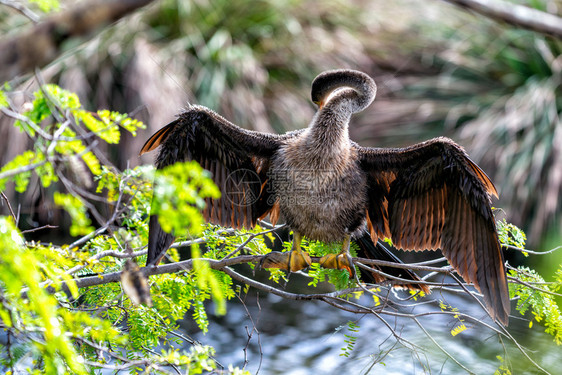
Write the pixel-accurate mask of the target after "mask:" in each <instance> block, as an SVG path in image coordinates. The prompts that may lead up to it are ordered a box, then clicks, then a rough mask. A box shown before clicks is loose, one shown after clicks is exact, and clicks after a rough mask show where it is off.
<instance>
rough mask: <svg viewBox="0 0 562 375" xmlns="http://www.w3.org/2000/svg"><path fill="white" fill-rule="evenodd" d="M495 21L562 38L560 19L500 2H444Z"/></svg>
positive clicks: (468, 0) (498, 0) (463, 0)
mask: <svg viewBox="0 0 562 375" xmlns="http://www.w3.org/2000/svg"><path fill="white" fill-rule="evenodd" d="M445 1H447V2H449V3H452V4H455V5H457V6H459V7H462V8H466V9H470V10H473V11H475V12H476V13H479V14H482V15H483V16H486V17H488V18H491V19H493V20H496V21H504V22H507V23H509V24H512V25H515V26H518V27H521V28H523V29H528V30H532V31H536V32H539V33H542V34H548V35H552V36H555V37H557V38H562V18H560V17H558V16H556V15H554V14H551V13H546V12H542V11H540V10H538V9H533V8H529V7H526V6H523V5H517V4H513V3H511V2H507V1H502V0H445Z"/></svg>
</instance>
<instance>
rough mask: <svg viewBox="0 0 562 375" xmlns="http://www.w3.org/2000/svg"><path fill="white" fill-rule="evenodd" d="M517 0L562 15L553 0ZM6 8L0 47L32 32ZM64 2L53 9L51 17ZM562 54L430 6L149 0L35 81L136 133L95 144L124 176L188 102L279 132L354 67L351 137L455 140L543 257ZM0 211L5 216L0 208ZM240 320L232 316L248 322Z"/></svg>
mask: <svg viewBox="0 0 562 375" xmlns="http://www.w3.org/2000/svg"><path fill="white" fill-rule="evenodd" d="M514 2H515V3H517V4H523V5H527V6H530V7H534V8H537V9H540V10H542V11H544V12H549V13H553V14H561V13H562V1H561V0H520V1H514ZM3 3H5V2H0V35H1V37H2V38H5V37H10V36H12V35H17V34H18V33H20V32H22V30H25V29H26V28H28V27H29V26H30V25H31V22H30V20H29V19H28V18H27V17H25V16H23V15H22V14H21V13H20V12H18V11H17V10H16V9H14V8H13V7H8V6H3V5H2V4H3ZM75 3H76V2H75V1H67V0H63V1H61V8H62V9H67V8H71V7H72V6H74V5H75ZM29 6H30V8H31V9H32V10H35V11H36V12H37V13H38V14H40V15H41V12H40V10H39V9H36V8H37V7H36V6H35V5H33V3H31V4H30V5H29ZM561 50H562V42H561V41H560V40H559V39H556V38H553V37H549V36H545V35H543V34H540V33H536V32H532V31H528V30H523V29H520V28H518V27H516V26H512V25H508V24H505V23H501V22H497V21H494V20H491V19H489V18H486V17H484V16H482V15H479V14H475V13H472V12H471V11H469V10H466V9H463V8H460V7H457V6H455V5H451V4H449V3H446V2H443V1H438V0H427V1H415V0H395V1H367V0H355V1H349V0H326V1H321V0H291V1H282V0H257V1H254V0H212V1H211V0H194V1H184V0H161V1H155V2H153V3H152V4H150V5H149V6H147V7H145V8H142V9H141V10H140V11H136V12H134V13H132V14H131V15H129V16H127V17H125V18H124V19H122V20H120V21H119V22H117V23H116V24H114V25H112V26H109V27H106V28H105V29H103V31H102V32H101V33H98V34H96V35H95V36H93V37H91V38H81V39H79V40H76V39H72V40H70V41H69V42H67V43H65V45H64V46H63V53H62V54H61V56H60V57H59V58H58V59H57V60H56V61H54V62H53V63H52V64H50V65H49V66H48V67H46V68H44V69H43V70H42V73H41V75H42V77H43V79H44V80H45V81H47V82H53V83H57V84H59V85H60V86H62V87H63V88H65V89H67V90H70V91H73V92H76V93H77V94H78V95H79V97H80V100H81V102H82V103H83V105H84V107H85V108H88V109H90V110H97V109H111V110H115V111H120V112H126V113H129V114H130V115H131V116H132V117H134V118H137V119H140V120H142V121H143V122H145V123H146V124H147V126H148V127H147V129H146V130H144V131H142V132H140V134H139V135H138V136H137V137H136V138H133V137H131V136H130V135H129V134H125V133H123V134H122V136H123V138H124V139H123V141H122V142H121V143H120V144H119V145H118V146H115V147H111V146H107V147H108V149H107V154H108V155H109V158H110V160H111V162H112V163H114V164H115V165H116V166H117V167H119V168H120V169H123V168H126V167H127V166H129V167H134V166H136V165H139V164H149V163H152V161H153V158H154V153H151V154H148V155H145V156H143V157H142V158H139V157H138V152H139V150H140V148H141V147H142V145H143V144H144V142H145V140H146V139H147V138H148V137H149V136H150V135H151V134H152V133H153V132H155V131H156V130H158V129H159V128H161V127H162V126H164V125H165V124H167V123H168V122H169V121H171V120H172V119H174V117H175V115H177V114H178V113H180V112H181V110H182V107H185V106H186V105H187V104H188V103H194V104H201V105H204V106H207V107H209V108H211V109H213V110H215V111H217V112H218V113H220V114H221V115H223V116H224V117H226V118H227V119H229V120H231V121H232V122H234V123H236V124H238V125H240V126H242V127H245V128H248V129H254V130H259V131H263V132H276V133H281V132H285V131H289V130H293V129H299V128H303V127H305V126H307V124H308V122H309V121H310V119H311V118H312V116H313V114H314V112H315V110H316V108H315V106H314V105H313V104H312V103H311V101H310V98H309V94H310V85H311V82H312V79H313V78H314V77H315V76H316V75H317V74H319V73H320V72H322V71H324V70H327V69H334V68H352V69H357V70H362V71H364V72H367V73H368V74H370V75H371V76H372V77H374V79H375V81H376V82H377V85H378V93H377V98H376V100H375V103H374V104H373V105H372V106H371V107H369V108H368V109H367V110H365V111H364V112H362V113H360V114H358V115H356V116H355V117H354V118H353V119H352V125H351V127H350V131H351V137H352V139H353V140H355V141H356V142H358V143H360V144H361V145H364V146H377V147H400V146H407V145H410V144H412V143H415V142H419V141H423V140H427V139H429V138H432V137H436V136H441V135H443V136H447V137H450V138H452V139H453V140H455V141H456V142H458V143H460V144H461V145H463V147H465V149H466V150H467V152H468V153H469V154H470V155H471V157H472V159H473V160H474V161H476V162H477V163H478V164H479V165H480V166H481V167H482V168H483V169H484V170H485V171H486V173H487V174H488V175H489V176H490V177H491V178H492V180H493V181H494V182H495V184H496V186H497V188H498V190H499V193H500V199H499V201H494V203H493V204H494V206H495V207H498V208H500V209H501V211H500V212H499V213H498V218H505V219H506V220H507V221H508V222H512V223H514V224H516V225H518V226H520V227H521V228H522V229H523V230H524V231H525V232H526V233H527V238H528V247H529V248H533V249H536V250H548V249H550V248H553V247H555V246H557V245H560V244H561V243H562V235H561V233H562V149H561V148H562V122H561V112H562V96H561V95H560V94H561V92H562V89H561V71H562V57H561V54H560V52H561ZM0 53H1V52H0ZM35 88H36V82H35V79H34V77H31V78H29V80H20V81H18V83H17V86H16V87H13V89H15V90H16V91H17V93H18V97H17V100H16V102H15V104H16V105H19V106H24V103H25V102H26V101H29V100H30V99H31V97H30V93H31V92H32V91H33V90H34V89H35ZM12 122H13V120H12V119H10V118H7V117H6V116H3V115H1V114H0V167H1V166H2V165H4V164H5V163H7V162H8V161H9V160H11V159H12V158H13V157H15V156H16V155H18V154H20V153H22V152H23V151H25V150H27V149H28V148H29V147H30V145H29V144H28V142H29V141H28V138H27V136H26V135H25V134H23V133H20V132H19V131H18V130H17V129H15V128H14V127H13V126H11V123H12ZM7 193H8V192H7ZM10 194H12V195H11V196H9V198H10V200H11V201H12V202H18V203H19V204H21V212H22V214H24V217H27V220H29V221H30V222H29V223H28V224H29V225H30V226H36V225H44V224H56V222H54V221H56V220H57V218H56V215H55V211H54V210H53V208H52V204H51V203H50V202H46V201H45V200H44V199H43V195H42V194H41V192H40V191H39V189H37V190H35V191H30V192H27V193H25V194H24V195H21V196H20V195H16V194H15V193H10ZM0 214H8V211H7V207H6V206H5V205H4V204H3V205H0ZM25 215H26V216H25ZM507 257H508V259H513V257H514V255H513V254H509V253H508V254H507ZM553 257H555V255H553V256H552V257H549V259H548V261H545V262H544V264H542V265H541V264H533V265H532V266H533V267H537V268H539V269H540V270H541V273H542V274H543V275H544V276H545V277H550V276H551V272H552V271H553V270H554V269H555V268H552V269H551V268H549V267H556V266H557V265H558V264H560V263H561V262H562V259H560V258H558V259H555V260H553ZM535 259H536V258H535ZM517 260H518V261H517V262H515V260H514V262H515V263H517V264H520V262H519V260H520V259H517ZM539 261H540V259H539ZM264 303H265V301H264ZM271 303H272V304H273V305H275V304H276V303H279V301H272V302H271ZM284 306H285V307H286V308H287V306H288V305H284ZM307 308H308V307H307ZM312 309H313V312H311V314H312V315H315V314H316V313H317V311H318V309H316V310H314V307H312ZM241 311H242V310H239V313H240V314H242V315H243V312H241ZM259 311H261V309H260V310H259ZM314 311H315V312H314ZM306 313H307V312H306V311H304V312H303V311H302V310H299V314H306ZM225 319H227V318H225ZM228 319H237V315H236V314H235V313H233V315H229V317H228ZM240 319H241V320H240V321H236V322H235V323H233V322H231V323H232V324H233V325H236V326H240V325H241V324H244V323H242V321H243V319H242V318H240ZM271 319H274V320H275V321H276V319H280V318H279V317H274V318H271ZM341 319H343V320H344V321H345V319H348V318H346V317H342V318H341ZM264 320H267V317H264ZM226 323H228V321H227V322H226ZM278 329H279V327H278ZM332 329H333V326H330V327H329V328H328V331H327V332H329V331H330V330H332ZM373 329H375V328H373ZM299 331H301V330H299ZM221 332H222V334H224V331H221ZM313 334H315V332H314V330H313ZM219 337H220V334H219ZM235 337H240V335H239V334H237V335H235ZM222 338H223V340H224V336H222ZM470 339H471V338H469V339H467V340H470ZM218 340H220V339H218ZM326 340H327V341H325V342H324V343H326V342H329V340H328V339H326ZM474 340H476V338H474ZM547 340H549V339H548V338H547ZM277 342H279V341H277ZM477 342H480V341H479V340H476V341H474V342H473V344H474V347H475V348H477V347H478V345H477V344H475V343H477ZM548 342H549V341H548ZM229 344H230V342H225V343H224V345H225V346H228V345H229ZM241 345H243V343H242V344H241ZM381 345H382V344H381ZM250 349H251V348H250ZM254 349H255V350H256V351H259V350H261V348H254ZM336 349H337V348H336ZM480 350H482V349H481V348H480ZM490 353H494V351H491V352H489V353H487V355H488V357H490V358H491V359H492V361H495V358H494V355H492V354H490ZM365 355H368V353H367V354H365ZM317 357H318V358H320V359H322V358H323V357H322V356H320V354H318V356H317ZM282 358H286V357H282ZM554 358H556V357H554ZM558 359H559V358H558ZM283 361H285V359H283V360H282V362H283ZM445 361H446V359H445ZM491 366H492V367H493V366H494V365H493V364H492V365H491ZM281 367H282V366H281ZM414 367H415V366H414ZM488 370H489V368H486V371H484V372H488ZM397 371H399V368H398V369H397ZM492 371H493V368H492ZM266 373H273V372H266ZM280 373H288V372H287V371H285V370H283V371H282V372H280ZM295 373H298V372H295ZM305 373H306V372H305ZM398 373H399V372H398Z"/></svg>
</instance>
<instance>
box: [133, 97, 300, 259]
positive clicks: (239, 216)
mask: <svg viewBox="0 0 562 375" xmlns="http://www.w3.org/2000/svg"><path fill="white" fill-rule="evenodd" d="M288 136H290V135H273V134H264V133H258V132H253V131H248V130H245V129H242V128H239V127H237V126H236V125H234V124H232V123H230V122H228V121H227V120H226V119H224V118H222V117H221V116H219V115H218V114H216V113H215V112H212V111H211V110H209V109H207V108H205V107H199V106H192V107H190V108H189V109H188V110H187V111H186V112H184V113H182V114H181V115H180V116H179V117H178V119H177V120H175V121H173V122H172V123H170V124H168V125H166V126H165V127H163V128H162V129H160V130H159V131H158V132H156V133H155V134H154V135H153V136H152V137H150V139H148V141H147V142H146V144H145V145H144V147H143V148H142V150H141V155H142V154H143V153H145V152H148V151H151V150H153V149H155V148H157V147H158V146H160V147H161V148H160V152H159V154H158V157H157V159H156V167H157V168H159V169H160V168H164V167H166V166H168V165H171V164H174V163H176V162H180V161H188V160H195V161H197V162H198V163H199V164H201V166H202V167H203V168H205V169H207V170H208V171H210V172H211V174H212V178H213V181H214V182H215V184H216V185H217V186H218V187H219V189H220V190H221V198H219V199H208V200H207V206H206V208H205V209H204V211H203V215H204V216H205V218H206V220H207V221H209V222H212V223H215V224H220V225H223V226H229V227H233V228H240V227H252V226H254V225H255V223H256V220H257V219H258V218H261V217H264V216H266V215H267V214H268V213H271V216H272V220H275V216H276V215H275V213H276V212H274V211H276V210H275V209H274V206H273V202H271V199H268V198H269V195H270V189H268V185H267V184H268V179H267V171H268V169H269V164H270V157H271V156H272V155H273V153H274V152H275V150H276V149H277V148H278V147H279V145H280V143H281V142H282V139H283V138H284V137H288ZM173 239H174V237H173V235H171V234H167V233H165V232H163V231H162V229H161V228H160V224H159V223H158V219H157V217H156V216H151V218H150V223H149V245H148V260H147V264H149V263H150V264H154V263H157V262H158V261H159V260H160V258H161V257H162V256H163V255H164V253H165V251H166V250H167V248H168V246H169V245H170V244H171V243H172V242H173Z"/></svg>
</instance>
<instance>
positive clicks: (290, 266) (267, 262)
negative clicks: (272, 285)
mask: <svg viewBox="0 0 562 375" xmlns="http://www.w3.org/2000/svg"><path fill="white" fill-rule="evenodd" d="M310 263H311V260H310V256H309V255H308V253H306V252H304V251H297V250H292V251H287V252H280V251H272V252H271V253H269V254H267V255H266V256H265V257H263V259H262V260H261V262H260V267H261V268H280V269H282V270H287V271H290V272H296V271H300V270H302V269H303V268H306V267H308V266H310Z"/></svg>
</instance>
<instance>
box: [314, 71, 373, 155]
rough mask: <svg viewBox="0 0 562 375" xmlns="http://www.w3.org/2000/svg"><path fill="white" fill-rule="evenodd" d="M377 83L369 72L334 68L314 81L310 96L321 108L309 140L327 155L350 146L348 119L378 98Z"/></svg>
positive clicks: (315, 117) (315, 118)
mask: <svg viewBox="0 0 562 375" xmlns="http://www.w3.org/2000/svg"><path fill="white" fill-rule="evenodd" d="M376 92H377V86H376V84H375V82H374V81H373V79H372V78H371V77H369V76H368V75H367V74H365V73H362V72H358V71H355V70H332V71H327V72H324V73H322V74H320V75H319V76H318V77H316V78H315V79H314V81H313V82H312V91H311V97H312V100H313V101H314V102H315V103H317V104H319V106H320V109H319V111H318V112H317V113H316V115H315V116H314V119H313V120H312V123H311V124H310V126H309V130H308V140H307V143H310V144H311V145H314V146H315V147H316V148H318V149H323V150H324V152H325V153H326V154H330V151H333V152H338V151H341V150H342V149H345V148H346V147H347V148H349V147H350V146H349V145H350V140H349V134H348V127H349V120H350V119H351V115H352V114H353V113H357V112H360V111H362V110H363V109H365V108H367V107H368V106H369V105H370V104H371V103H372V102H373V100H374V99H375V95H376Z"/></svg>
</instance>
